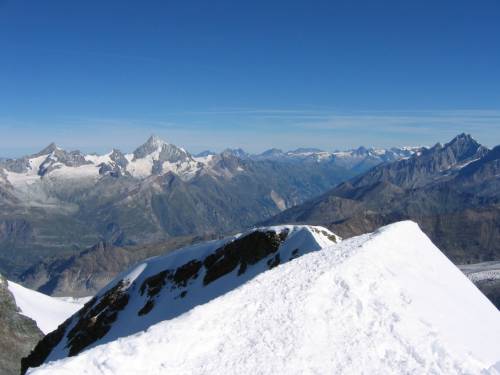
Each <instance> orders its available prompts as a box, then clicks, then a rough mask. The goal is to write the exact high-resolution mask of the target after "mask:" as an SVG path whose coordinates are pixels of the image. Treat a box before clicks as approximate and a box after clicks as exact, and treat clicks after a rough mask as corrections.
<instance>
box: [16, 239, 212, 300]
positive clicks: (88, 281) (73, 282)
mask: <svg viewBox="0 0 500 375" xmlns="http://www.w3.org/2000/svg"><path fill="white" fill-rule="evenodd" d="M212 237H213V236H183V237H174V238H172V239H171V240H167V241H162V242H160V243H153V244H144V245H135V246H125V247H120V246H116V245H113V244H112V243H110V242H105V241H100V242H99V243H98V244H96V245H94V246H92V247H90V248H89V249H86V250H84V251H82V252H81V253H79V254H76V255H73V256H71V257H69V258H65V259H60V258H57V257H56V258H55V259H54V260H52V261H50V260H46V261H42V262H39V263H37V264H35V265H33V266H32V267H30V268H28V269H27V270H26V271H24V272H23V273H22V274H21V276H20V277H19V280H20V282H22V283H23V285H25V286H27V287H28V288H30V289H34V290H38V291H40V292H42V293H45V294H49V295H52V296H73V297H86V296H93V295H95V294H96V293H97V292H98V291H99V290H100V289H102V288H104V287H105V286H106V285H107V284H108V283H109V282H110V281H111V280H113V279H114V278H115V277H116V275H118V274H119V273H120V272H122V271H123V270H125V269H127V268H128V267H130V266H131V265H133V264H134V263H137V262H139V261H141V260H143V259H146V258H150V257H153V256H157V255H160V254H163V255H165V254H168V253H169V252H170V251H172V250H174V249H178V248H180V247H182V246H187V245H190V244H193V243H196V242H200V241H206V240H209V239H213V238H212Z"/></svg>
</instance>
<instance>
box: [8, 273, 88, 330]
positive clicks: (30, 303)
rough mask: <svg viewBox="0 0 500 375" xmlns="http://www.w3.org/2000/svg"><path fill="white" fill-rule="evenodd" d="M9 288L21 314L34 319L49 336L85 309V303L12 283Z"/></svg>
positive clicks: (9, 282) (9, 283)
mask: <svg viewBox="0 0 500 375" xmlns="http://www.w3.org/2000/svg"><path fill="white" fill-rule="evenodd" d="M8 288H9V290H10V292H11V293H12V294H13V295H14V299H15V300H16V305H17V306H18V307H19V309H21V314H23V315H25V316H27V317H29V318H31V319H33V320H34V321H35V322H36V325H37V326H38V328H40V330H41V331H42V332H43V333H45V334H47V333H49V332H52V331H53V330H55V329H56V328H57V326H58V325H59V324H61V323H62V322H64V321H65V320H66V319H68V318H69V317H70V316H71V315H73V314H74V313H76V312H77V311H78V310H80V308H82V307H83V304H84V302H83V301H79V300H73V301H72V302H69V301H65V300H63V299H61V298H55V297H50V296H47V295H45V294H43V293H39V292H37V291H34V290H31V289H28V288H25V287H23V286H21V285H19V284H16V283H14V282H12V281H8Z"/></svg>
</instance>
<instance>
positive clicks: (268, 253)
mask: <svg viewBox="0 0 500 375" xmlns="http://www.w3.org/2000/svg"><path fill="white" fill-rule="evenodd" d="M339 241H340V238H339V237H338V236H336V235H335V234H333V233H331V232H330V231H328V230H327V229H324V228H321V227H311V226H279V227H268V228H258V229H254V230H250V231H248V232H246V233H243V234H241V235H237V236H232V237H228V238H225V239H222V240H218V241H210V242H205V243H202V244H198V245H194V246H190V247H186V248H183V249H179V250H177V251H175V252H173V253H171V254H167V255H163V256H160V257H155V258H152V259H149V260H146V261H144V262H142V263H138V264H136V265H134V267H132V268H130V269H129V270H128V271H126V272H123V273H122V274H120V275H118V276H117V277H116V278H115V279H114V280H113V281H112V282H111V283H109V284H108V285H107V286H106V287H105V288H104V289H102V290H100V291H99V293H98V294H97V295H96V296H95V297H94V298H93V299H92V300H90V301H89V302H88V303H87V304H85V306H84V307H83V308H82V309H81V310H80V311H79V312H78V313H76V314H74V315H73V316H72V317H71V318H69V319H68V320H67V321H66V322H64V323H63V324H61V325H60V326H59V328H58V329H57V330H55V331H53V332H52V333H50V334H49V335H47V336H46V337H45V338H44V339H43V340H42V341H40V343H39V344H38V345H37V347H36V348H35V349H34V351H33V352H32V353H31V354H30V355H29V356H28V357H27V358H26V359H24V360H23V370H26V369H27V368H28V367H36V366H39V365H41V364H42V363H44V362H45V361H52V360H57V359H61V358H64V357H66V356H75V355H77V354H79V353H80V352H82V351H83V350H87V349H89V348H92V347H95V346H97V345H101V344H104V343H107V342H110V341H113V340H116V339H117V338H119V337H124V336H128V335H131V334H134V333H137V332H140V331H142V330H145V329H147V328H148V327H150V326H152V325H154V324H156V323H158V322H160V321H163V320H169V319H172V318H174V317H176V316H179V315H181V314H182V313H184V312H186V311H188V310H191V309H192V308H193V307H195V306H198V305H201V304H203V303H206V302H208V301H210V300H213V299H215V298H216V297H218V296H221V295H223V294H225V293H227V292H229V291H231V290H234V289H235V288H237V287H238V286H240V285H243V284H244V283H246V282H247V281H248V280H250V279H252V278H254V277H256V276H257V275H259V274H261V273H263V272H265V271H266V270H269V269H272V268H275V267H276V266H278V265H280V264H283V263H287V262H289V261H291V260H293V259H295V258H298V257H300V256H302V255H304V254H306V253H309V252H313V251H318V250H320V249H322V248H324V247H326V246H331V245H333V244H335V243H337V242H339Z"/></svg>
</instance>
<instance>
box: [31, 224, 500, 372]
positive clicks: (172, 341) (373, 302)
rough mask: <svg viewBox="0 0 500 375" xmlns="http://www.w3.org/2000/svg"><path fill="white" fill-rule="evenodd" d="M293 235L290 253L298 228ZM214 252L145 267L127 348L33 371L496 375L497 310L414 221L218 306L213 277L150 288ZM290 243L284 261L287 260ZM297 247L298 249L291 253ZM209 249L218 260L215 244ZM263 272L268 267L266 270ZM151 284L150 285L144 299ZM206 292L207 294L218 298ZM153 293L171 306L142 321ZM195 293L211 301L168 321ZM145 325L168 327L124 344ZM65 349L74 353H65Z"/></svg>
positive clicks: (113, 344)
mask: <svg viewBox="0 0 500 375" xmlns="http://www.w3.org/2000/svg"><path fill="white" fill-rule="evenodd" d="M289 228H290V229H289V233H288V236H287V239H286V240H285V242H284V243H283V244H286V243H287V242H290V241H291V240H292V238H293V236H292V235H293V233H294V231H297V229H296V227H289ZM302 230H303V229H302ZM316 231H318V232H320V233H321V231H325V233H328V232H326V230H323V229H319V228H316ZM309 232H310V233H315V232H313V231H309ZM276 233H283V230H279V231H276ZM316 234H318V233H316ZM302 243H304V242H303V241H302ZM283 244H282V245H281V246H283ZM221 245H223V244H222V243H219V244H217V245H215V247H220V246H221ZM207 246H209V245H204V246H201V247H194V248H191V249H190V250H189V251H179V252H177V253H176V254H173V255H171V256H170V257H165V258H161V257H160V258H156V259H152V260H151V261H149V262H148V263H147V267H146V268H145V269H144V271H143V272H142V273H141V275H139V276H138V277H137V279H135V281H134V282H132V284H131V285H130V286H128V288H127V290H128V292H129V293H130V295H131V296H132V297H131V298H130V301H129V303H128V304H127V306H126V309H125V310H124V311H123V312H120V313H119V314H118V316H117V320H116V322H118V323H120V322H121V324H115V325H114V327H113V328H115V330H114V331H111V332H112V335H111V336H115V338H120V339H118V340H113V341H110V342H108V343H106V344H104V345H100V346H97V347H94V348H92V349H90V350H86V351H84V352H82V353H80V354H79V355H77V356H76V357H71V358H66V359H62V360H59V361H56V362H52V363H48V364H45V365H44V366H42V367H40V368H38V369H33V370H31V371H30V374H37V375H44V374H51V375H52V374H74V373H80V374H133V373H141V374H158V373H175V374H211V373H224V374H226V373H227V374H230V373H231V374H276V373H280V374H304V373H318V374H325V373H342V374H402V373H405V374H430V373H432V374H479V373H485V374H487V373H490V374H497V373H498V372H497V369H498V368H499V367H498V365H499V363H500V347H499V345H498V337H500V315H499V313H498V311H497V310H496V309H495V307H494V306H493V305H492V304H491V303H490V302H489V301H488V300H487V298H486V297H484V296H483V295H482V294H481V293H480V292H479V291H478V290H477V289H476V287H475V286H474V285H473V284H472V283H471V282H470V281H469V280H468V279H467V278H466V277H465V276H464V275H463V274H462V273H461V272H460V271H459V270H458V269H457V268H456V267H455V266H454V265H453V264H452V263H451V262H450V261H449V260H448V259H447V258H446V257H445V256H444V255H443V254H442V253H441V252H440V251H439V249H437V248H436V247H435V246H434V245H433V244H432V243H431V241H430V240H429V239H428V238H427V237H426V236H425V235H424V234H423V233H422V232H421V231H420V229H419V228H418V226H417V225H416V224H414V223H412V222H400V223H396V224H393V225H389V226H387V227H384V228H382V229H380V230H378V231H376V232H374V233H373V234H369V235H362V236H359V237H355V238H352V239H349V240H346V241H343V242H341V243H339V244H337V245H331V244H328V242H326V241H323V240H322V247H323V248H324V249H323V250H322V251H315V252H312V253H309V254H306V255H303V256H301V257H299V258H298V259H295V260H293V261H291V262H288V263H286V264H282V265H279V266H278V267H275V268H273V269H272V270H270V271H268V272H259V275H257V276H256V277H254V278H251V279H248V281H247V282H246V283H245V284H243V285H241V286H240V287H238V288H235V286H237V285H239V283H238V284H233V285H232V288H228V289H227V291H229V292H228V293H226V294H224V295H221V293H215V294H212V295H211V297H217V296H218V298H210V300H209V301H201V300H200V299H199V298H200V294H198V295H196V294H197V292H199V291H201V290H203V289H201V288H200V284H201V281H200V280H202V279H203V278H204V276H205V274H204V272H203V271H201V272H200V274H199V277H198V278H194V279H193V277H190V278H188V280H189V281H188V282H187V283H186V285H187V289H179V288H177V287H175V288H174V287H173V284H171V283H170V282H169V281H168V280H169V279H168V277H167V278H166V281H165V284H163V282H162V281H161V282H159V283H153V284H152V285H153V288H154V287H155V285H156V286H159V287H161V290H160V291H159V292H158V294H155V293H156V292H152V289H151V288H150V287H151V284H148V283H146V284H145V283H144V282H145V280H146V279H145V277H147V278H149V277H151V276H153V275H158V271H161V270H164V269H165V266H167V268H169V269H170V268H171V267H172V266H173V265H174V264H181V263H183V262H185V261H186V260H189V259H193V255H194V254H198V256H199V255H201V254H207V251H209V250H208V249H209V247H207ZM281 246H280V250H279V253H280V255H284V254H283V250H284V249H282V248H281ZM294 247H296V246H295V245H291V244H290V246H288V247H287V249H289V250H292V249H293V248H294ZM211 249H212V250H210V253H213V249H214V247H213V245H212V247H211ZM216 253H217V252H216ZM273 255H274V253H273V254H271V255H270V256H269V257H268V258H269V259H273V258H274V256H273ZM288 255H293V254H292V253H287V256H288ZM292 257H293V256H292ZM195 258H196V257H195ZM281 258H285V257H284V256H282V257H281ZM265 259H266V260H267V258H265ZM185 264H186V263H185ZM258 264H260V265H261V266H266V265H267V261H266V262H265V263H262V262H260V263H258ZM160 265H161V267H160ZM259 268H260V270H261V271H263V270H264V269H267V267H259ZM177 270H178V269H177ZM201 270H203V268H201ZM248 271H249V270H247V272H248ZM188 274H189V272H188ZM125 276H126V274H124V275H122V276H121V278H119V279H117V281H115V283H114V284H110V286H109V288H108V289H107V290H104V291H102V292H101V293H100V296H101V297H102V296H103V295H104V294H106V293H108V292H109V291H110V290H112V288H113V287H115V286H116V285H117V282H120V280H123V279H124V278H125ZM235 280H238V276H237V274H235V273H231V274H230V276H227V277H226V278H224V279H221V280H220V283H219V284H216V283H214V284H210V285H213V286H216V285H217V288H218V289H219V291H220V290H221V289H224V288H223V286H224V285H227V284H232V283H234V281H235ZM141 285H146V287H145V288H144V295H142V296H141V294H140V290H141ZM210 285H209V286H208V287H210ZM208 287H207V289H204V290H203V293H204V294H203V295H206V293H209V294H210V289H208ZM181 290H182V291H188V294H187V296H185V298H182V297H180V294H179V295H178V298H177V299H175V298H174V299H172V298H170V297H169V296H173V295H177V294H178V293H179V292H181ZM457 291H459V292H457ZM151 294H153V297H154V296H159V297H157V299H156V301H158V303H160V304H161V308H160V309H154V310H152V311H151V313H149V314H146V315H145V316H144V317H138V318H137V317H134V316H133V314H132V312H133V311H136V310H137V308H138V307H139V306H140V305H141V303H144V302H145V301H146V300H148V299H149V298H151ZM190 295H191V298H194V299H198V301H199V302H200V303H201V302H208V303H205V304H196V305H193V306H191V307H193V308H191V309H186V310H185V313H184V314H182V315H180V314H173V316H170V317H168V316H167V315H168V313H166V312H168V311H172V310H175V309H180V306H181V305H182V304H183V303H184V302H185V301H188V296H190ZM167 301H168V302H169V303H168V304H167V303H166V302H167ZM175 301H177V302H175ZM172 302H174V303H172ZM175 304H177V306H179V307H175ZM180 310H182V309H180ZM178 311H179V310H178ZM155 314H156V317H157V318H156V319H152V316H154V315H155ZM160 315H162V318H160ZM141 319H150V320H149V322H153V321H154V320H157V321H158V324H155V325H152V326H151V327H149V328H148V329H147V330H146V331H145V332H140V333H137V334H135V335H132V336H128V337H123V336H126V335H127V334H128V333H130V330H129V331H127V329H126V327H127V324H132V325H136V324H138V322H141ZM161 320H164V321H161ZM69 324H73V323H72V322H70V323H69ZM136 327H137V328H138V326H137V325H136ZM111 332H110V333H111ZM111 336H110V335H109V334H108V337H111ZM101 342H102V341H101ZM57 350H59V353H61V351H63V352H64V350H65V349H64V345H63V346H60V347H59V348H57ZM59 355H60V354H59ZM52 356H53V355H52ZM49 359H50V357H49ZM495 366H497V367H495Z"/></svg>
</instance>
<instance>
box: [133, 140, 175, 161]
mask: <svg viewBox="0 0 500 375" xmlns="http://www.w3.org/2000/svg"><path fill="white" fill-rule="evenodd" d="M166 144H167V142H165V141H164V140H163V139H161V138H159V137H158V136H156V135H152V136H151V137H149V138H148V140H147V141H146V143H144V144H143V145H141V146H139V147H138V148H137V149H136V150H135V151H134V159H141V158H144V157H146V156H148V155H151V154H152V153H154V152H158V153H159V152H160V150H161V148H162V147H163V145H166Z"/></svg>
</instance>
